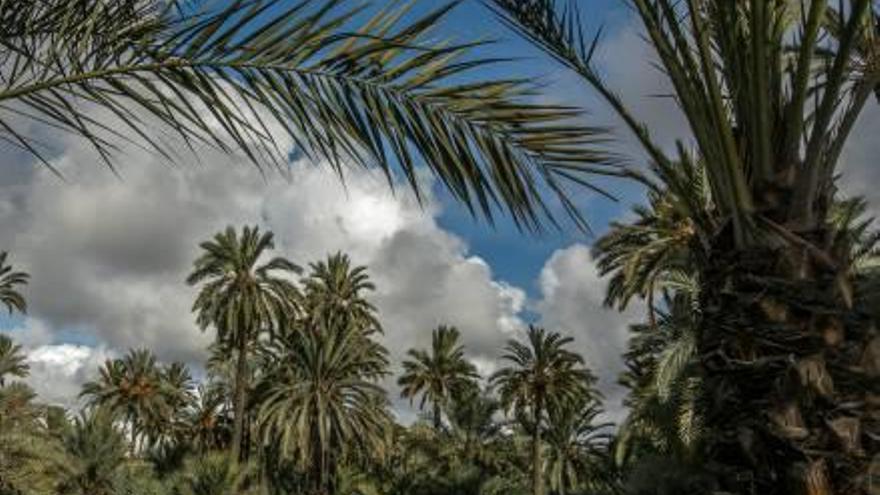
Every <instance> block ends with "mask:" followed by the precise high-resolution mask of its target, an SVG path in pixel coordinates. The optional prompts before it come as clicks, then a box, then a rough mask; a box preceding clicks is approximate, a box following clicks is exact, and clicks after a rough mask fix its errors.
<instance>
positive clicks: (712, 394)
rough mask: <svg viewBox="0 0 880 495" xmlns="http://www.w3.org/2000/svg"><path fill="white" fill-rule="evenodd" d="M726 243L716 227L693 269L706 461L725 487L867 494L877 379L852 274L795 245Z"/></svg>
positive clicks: (870, 329)
mask: <svg viewBox="0 0 880 495" xmlns="http://www.w3.org/2000/svg"><path fill="white" fill-rule="evenodd" d="M826 230H827V229H825V228H823V229H820V231H818V232H813V233H808V234H802V235H803V236H804V238H806V239H807V240H808V241H809V242H811V243H813V244H814V245H818V246H822V245H823V242H824V239H827V238H828V232H827V231H826ZM732 245H733V243H732V242H731V239H729V238H726V237H725V236H724V235H721V236H719V238H718V239H716V242H715V245H714V246H713V247H712V252H711V256H710V261H709V263H708V265H707V266H708V268H707V270H706V271H705V273H703V274H702V275H703V276H702V282H703V288H702V294H701V298H702V300H701V309H702V321H701V325H700V329H701V335H700V343H699V351H700V357H701V363H702V372H703V374H704V380H705V381H704V383H705V389H704V390H705V392H704V393H705V395H704V401H703V404H704V407H705V408H706V411H705V412H706V424H707V425H709V428H710V431H708V432H707V433H706V440H707V442H706V448H707V452H705V456H706V458H707V459H711V461H712V462H711V464H710V468H713V469H715V470H717V471H718V474H719V477H720V479H721V480H722V484H723V485H724V489H725V490H726V491H729V492H731V493H737V494H750V495H751V494H761V495H777V494H778V495H783V494H785V495H789V494H794V495H801V494H802V495H868V486H867V479H866V475H867V472H868V468H869V463H870V453H871V452H875V453H876V452H878V449H880V444H878V441H877V440H878V434H880V430H878V409H877V405H876V404H874V405H871V403H870V400H869V399H870V397H871V394H876V393H878V387H880V379H878V375H877V374H876V373H873V372H872V371H871V369H870V366H865V365H864V364H863V363H860V362H859V360H860V359H862V358H863V356H865V354H866V352H865V351H866V349H867V348H868V347H869V345H868V344H869V342H871V341H872V340H873V339H876V338H877V337H876V336H877V332H876V330H875V329H874V326H873V322H872V318H871V314H870V312H869V309H870V308H864V307H860V303H859V299H858V293H857V292H858V284H857V281H852V280H849V279H848V278H847V277H848V275H846V272H845V271H842V270H840V269H837V268H832V267H830V266H828V264H827V263H825V262H821V263H820V262H817V260H815V259H814V257H813V256H810V255H809V254H807V253H805V252H804V250H802V249H799V250H795V249H792V248H790V247H784V246H772V245H768V246H761V247H756V248H751V249H747V250H736V249H732V248H731V246H732ZM835 263H836V264H837V265H838V266H841V265H843V264H844V263H845V260H835ZM848 291H855V292H856V294H855V295H856V297H855V299H854V300H855V306H854V307H850V304H849V301H852V300H853V298H852V297H851V296H850V295H848V294H847V292H848ZM862 306H863V305H862Z"/></svg>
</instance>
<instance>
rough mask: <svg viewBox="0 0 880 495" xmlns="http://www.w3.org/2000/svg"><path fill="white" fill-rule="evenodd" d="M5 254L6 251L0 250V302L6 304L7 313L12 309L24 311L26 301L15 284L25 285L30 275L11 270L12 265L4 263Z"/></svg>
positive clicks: (10, 312)
mask: <svg viewBox="0 0 880 495" xmlns="http://www.w3.org/2000/svg"><path fill="white" fill-rule="evenodd" d="M6 256H7V253H6V251H3V252H0V303H2V304H3V305H4V306H6V310H7V311H9V314H12V312H13V311H18V312H20V313H24V312H25V311H27V302H26V301H25V300H24V296H22V295H21V293H20V292H18V289H17V286H19V285H27V283H28V279H29V278H30V275H28V274H27V273H25V272H16V271H13V270H12V266H11V265H7V264H6Z"/></svg>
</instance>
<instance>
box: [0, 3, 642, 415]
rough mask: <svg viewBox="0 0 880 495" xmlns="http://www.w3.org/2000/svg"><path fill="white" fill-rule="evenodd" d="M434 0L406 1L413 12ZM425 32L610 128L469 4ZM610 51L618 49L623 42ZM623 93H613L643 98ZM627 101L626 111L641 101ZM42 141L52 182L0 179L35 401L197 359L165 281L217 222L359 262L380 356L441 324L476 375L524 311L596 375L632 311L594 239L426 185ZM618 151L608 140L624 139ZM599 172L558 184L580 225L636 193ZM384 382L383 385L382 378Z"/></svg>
mask: <svg viewBox="0 0 880 495" xmlns="http://www.w3.org/2000/svg"><path fill="white" fill-rule="evenodd" d="M352 1H355V0H352ZM381 1H382V0H377V3H381ZM438 3H439V2H437V3H435V2H434V0H422V1H421V3H420V5H419V7H420V8H422V6H425V8H427V7H430V6H434V5H437V4H438ZM582 5H583V6H584V8H583V9H582V10H583V13H584V19H585V21H586V22H587V25H588V26H589V27H590V28H591V29H596V28H598V27H599V26H600V25H603V26H604V27H605V31H604V32H605V38H606V40H607V42H606V45H605V47H604V48H603V50H605V53H607V54H613V52H614V51H615V50H616V49H617V48H618V47H617V44H618V43H632V39H631V38H625V39H623V40H622V41H621V38H620V37H619V34H621V33H623V32H628V31H631V30H630V29H629V27H630V26H631V24H630V20H631V19H630V17H629V14H628V12H627V10H626V9H625V8H624V7H623V6H622V5H623V2H622V1H620V0H595V1H588V0H584V1H583V2H582ZM587 7H588V8H587ZM437 32H438V36H440V35H441V33H442V35H443V36H449V35H452V36H453V37H455V38H456V39H460V40H473V39H475V38H484V39H489V38H491V39H500V40H501V41H499V42H497V43H495V44H493V45H491V46H488V47H486V48H484V49H483V52H484V54H486V53H488V54H491V56H493V57H511V58H516V59H518V60H517V61H514V62H510V63H507V64H503V65H497V66H494V67H493V68H492V69H489V70H487V71H486V72H484V74H483V75H484V77H511V76H516V77H522V78H529V79H534V80H536V81H540V82H542V83H545V84H547V87H546V91H545V94H543V95H541V98H542V99H546V100H547V101H555V102H562V103H568V104H573V105H581V106H583V107H584V109H585V110H587V111H588V112H589V113H590V116H589V118H590V119H592V120H590V121H589V123H590V124H594V125H610V126H614V125H615V121H614V120H613V119H612V118H611V115H610V113H609V112H608V110H607V109H606V108H605V107H604V106H603V105H601V103H600V102H599V101H597V100H595V99H594V98H592V97H591V96H590V92H589V89H588V88H587V87H586V86H585V85H583V84H582V83H581V82H580V81H578V80H577V79H576V78H574V77H572V76H571V75H570V74H568V73H567V72H566V71H565V70H564V69H563V68H561V67H559V66H557V65H556V64H554V63H553V62H551V61H550V60H549V59H548V58H547V57H546V56H544V55H543V54H541V53H540V52H539V51H538V50H537V49H535V48H533V47H531V46H530V45H529V44H528V43H527V42H525V41H522V40H519V39H518V38H517V37H516V35H515V34H514V33H512V32H509V31H508V30H506V28H504V27H503V26H502V25H501V23H499V22H498V21H497V20H496V19H495V18H494V17H493V15H492V13H491V12H490V11H489V10H488V9H486V8H485V7H484V6H483V5H481V4H480V2H479V1H478V0H465V1H464V2H463V4H462V5H461V6H460V7H459V9H458V10H456V11H454V12H453V13H452V14H451V16H450V17H449V18H448V19H447V20H446V23H445V25H444V27H443V28H442V30H438V31H437ZM636 42H637V43H641V42H640V41H638V40H637V41H636ZM636 46H638V45H636ZM620 49H621V50H622V51H624V52H626V53H629V52H631V51H632V50H633V45H631V44H630V45H627V46H625V47H620ZM630 55H632V54H631V53H630ZM639 59H640V57H633V56H630V57H629V59H622V58H619V57H618V58H615V57H613V56H612V57H610V58H608V60H609V61H610V62H611V63H612V64H616V66H617V70H618V73H617V75H616V79H615V81H614V84H615V85H618V84H620V85H621V87H623V86H625V85H626V84H625V83H627V82H628V81H630V80H631V81H633V82H637V83H640V82H641V81H640V79H641V73H638V72H637V77H631V76H630V74H631V73H632V71H633V69H631V68H629V69H627V71H629V72H627V71H624V72H623V73H622V74H623V76H621V73H620V66H627V67H629V66H631V65H632V62H633V61H634V60H635V61H638V60H639ZM639 70H642V69H639ZM612 75H614V74H612ZM636 86H637V87H634V88H630V90H629V92H628V93H627V94H625V96H632V95H636V98H638V97H639V96H642V95H644V94H646V93H649V92H650V91H648V90H646V89H645V88H644V87H642V86H645V85H644V84H637V85H636ZM647 86H651V84H650V82H649V83H648V84H647ZM635 101H636V102H637V105H638V106H639V110H642V109H643V108H644V107H645V106H644V105H641V101H639V100H638V99H636V100H635ZM648 108H651V107H648ZM647 112H648V113H647V114H645V115H647V116H648V117H650V116H651V115H653V114H654V113H657V112H655V111H653V110H648V111H647ZM642 116H644V115H642ZM52 138H53V139H57V140H58V142H59V143H60V148H61V150H60V152H59V155H58V157H57V160H56V162H57V163H56V164H55V165H57V166H58V167H59V168H61V169H63V170H65V171H68V174H66V175H67V177H66V178H68V179H69V181H68V182H67V183H62V182H60V181H58V180H57V178H55V177H52V176H51V174H49V173H48V171H47V170H45V169H44V168H41V167H39V166H33V167H31V168H27V169H24V168H23V169H22V170H21V171H20V172H21V173H20V174H17V175H16V174H8V175H7V176H5V177H4V178H2V179H0V231H2V232H4V236H5V237H4V238H3V239H2V240H3V245H2V246H0V249H5V250H9V251H10V252H11V253H12V258H11V259H12V262H13V263H14V264H15V265H16V266H17V267H22V268H23V269H25V270H27V271H28V272H30V273H31V275H32V280H31V284H30V285H29V286H28V288H27V290H26V295H27V297H28V300H29V303H30V305H31V307H30V309H31V311H30V312H29V315H28V317H27V318H21V317H14V318H11V319H10V318H7V317H5V316H0V330H4V329H5V330H10V329H11V330H13V332H14V333H15V334H16V335H17V336H18V337H19V338H20V339H21V341H22V342H23V343H24V344H25V345H26V347H27V348H28V349H29V351H30V352H31V353H32V354H31V358H32V378H31V384H32V385H33V386H35V387H36V388H37V390H38V392H39V393H40V394H41V395H43V396H44V397H46V398H48V399H51V400H58V401H62V402H65V401H68V400H70V399H71V397H75V396H76V392H77V391H78V386H79V384H80V383H82V381H83V380H85V379H88V377H90V376H93V374H94V373H95V370H96V369H97V366H98V365H99V364H101V362H102V361H103V359H105V358H106V357H107V356H112V355H118V354H119V353H121V352H124V351H125V350H126V349H128V348H131V347H147V348H150V349H152V350H154V351H155V352H156V353H157V355H158V357H159V358H160V359H162V360H182V361H185V362H187V363H190V364H192V365H194V366H198V363H199V362H201V360H203V359H204V349H205V347H206V346H207V344H208V343H209V342H210V340H211V336H210V335H205V334H202V333H201V332H199V330H197V329H196V328H195V326H194V324H193V321H192V314H191V311H190V310H191V302H192V299H193V297H194V290H193V289H192V288H189V287H187V286H186V285H185V284H184V282H183V279H184V277H185V274H186V273H187V272H188V270H189V269H190V267H191V263H192V260H193V259H194V257H195V256H196V255H197V254H198V253H197V245H198V243H199V242H201V241H203V240H204V239H205V238H206V237H208V236H210V235H212V234H213V233H215V232H217V230H219V229H221V228H223V227H225V226H226V225H246V224H253V223H259V224H260V225H262V226H263V227H264V228H268V229H271V230H274V231H275V233H276V236H277V239H278V248H279V249H278V251H280V253H278V254H282V255H285V256H288V257H291V258H292V259H293V260H295V261H296V262H298V263H300V264H302V265H307V264H308V262H310V261H313V260H317V259H320V258H321V257H323V256H325V255H326V254H327V253H332V252H336V251H339V250H342V251H346V252H348V253H350V254H351V255H352V256H353V258H354V259H355V261H356V262H357V263H360V264H364V265H367V266H368V268H369V272H370V274H371V276H373V277H374V280H375V282H376V285H377V287H378V290H377V293H376V295H375V302H376V305H377V307H379V309H380V318H382V320H383V324H384V325H385V328H386V338H385V344H386V345H387V346H388V347H389V350H390V351H391V353H392V357H393V359H392V362H393V363H394V364H393V366H396V365H397V364H399V361H400V359H401V358H402V356H403V355H404V353H405V351H406V350H407V349H409V348H411V347H414V346H419V347H422V346H425V345H427V343H428V342H429V340H430V329H431V328H433V327H435V326H436V325H438V324H453V325H456V326H458V327H459V328H460V329H461V330H462V334H463V339H464V343H465V344H466V345H467V347H468V349H469V352H470V353H471V356H472V358H473V359H474V361H475V363H477V364H478V366H479V367H481V371H491V370H492V369H493V368H492V367H493V366H496V365H497V359H498V355H499V350H500V348H501V347H502V346H503V345H504V342H505V341H506V340H507V339H509V338H511V337H515V336H516V335H518V334H517V332H519V331H521V329H522V328H523V326H524V323H528V322H533V321H539V322H540V323H541V324H542V325H545V326H547V327H548V328H550V329H553V330H557V331H563V332H566V333H569V334H571V335H575V336H576V338H577V340H578V345H579V348H578V351H579V352H582V353H584V355H585V357H587V359H588V361H590V362H591V363H592V365H593V366H594V367H595V368H596V369H597V372H598V373H599V374H600V376H601V378H602V379H603V380H604V383H605V384H609V383H613V382H614V380H615V379H616V373H617V372H618V371H619V369H620V361H619V355H620V352H621V351H622V349H623V347H624V345H625V338H626V325H627V324H628V322H630V321H632V318H633V317H638V316H640V315H635V316H634V314H632V313H630V314H627V315H619V314H617V313H616V312H615V311H613V310H609V309H607V308H603V307H602V304H601V301H602V299H603V295H604V282H603V281H602V280H600V279H599V277H598V275H597V274H596V272H595V267H594V265H593V262H592V260H591V258H590V256H589V252H588V248H587V247H586V246H588V245H589V244H590V243H591V242H592V240H593V239H594V237H591V236H589V235H587V234H585V233H583V232H580V231H577V230H576V229H574V228H573V227H572V225H571V224H570V223H566V222H565V221H563V223H562V225H563V228H562V230H553V229H552V228H551V229H548V230H546V231H545V232H543V233H540V234H531V233H524V232H520V231H519V230H518V229H517V228H516V227H515V226H514V225H513V223H512V222H511V221H510V219H508V218H506V217H504V216H498V217H497V218H496V222H495V225H494V226H491V225H490V224H489V223H488V222H487V221H486V220H485V219H474V218H472V217H471V216H470V214H469V213H468V212H467V210H466V209H464V208H463V207H461V206H460V205H458V204H457V203H456V202H455V201H453V200H451V198H450V197H449V195H448V194H447V193H446V192H445V191H443V190H442V189H441V188H439V187H435V189H434V193H435V194H434V198H433V199H432V202H431V203H430V204H428V205H426V206H427V208H426V209H425V210H424V211H421V210H420V209H419V207H418V205H416V204H415V203H414V201H412V200H411V198H409V199H407V197H406V196H407V195H406V194H401V193H400V190H401V189H398V194H397V195H396V196H392V195H391V194H390V193H389V191H388V188H387V184H386V183H385V182H384V180H378V181H377V180H373V179H376V178H379V179H381V175H380V174H374V175H378V176H379V177H371V176H370V174H369V173H367V172H364V171H362V170H354V171H352V173H351V175H350V176H349V177H348V180H347V182H348V188H347V189H346V190H343V189H342V188H341V186H340V185H339V184H338V180H337V178H336V177H335V176H333V175H332V173H329V172H328V171H327V170H326V168H320V167H318V168H315V167H307V166H305V165H304V164H302V163H299V162H297V163H296V164H295V167H294V168H295V169H296V170H295V171H294V175H295V177H294V179H293V180H292V181H291V182H290V183H286V182H284V181H281V180H278V181H263V180H261V179H260V177H259V176H258V174H256V173H255V172H254V170H253V168H252V167H250V166H249V165H247V164H246V163H245V162H246V160H244V159H243V157H240V156H239V157H236V156H228V155H222V154H219V153H216V154H210V153H208V154H207V155H206V156H204V157H202V158H203V160H202V161H203V162H204V163H205V164H208V166H206V167H201V166H197V165H195V164H192V165H193V166H183V167H180V168H175V169H173V170H169V169H168V167H167V166H166V165H167V164H166V163H163V162H161V161H160V160H159V159H158V158H157V157H155V156H152V155H149V154H145V153H143V152H142V151H141V150H138V149H135V148H131V147H129V148H126V149H125V159H124V160H122V161H121V163H120V171H121V174H122V176H123V178H124V179H123V180H119V178H117V177H115V176H114V175H113V174H112V173H110V172H109V171H108V170H106V169H105V168H103V167H102V166H101V165H100V164H99V163H98V161H97V160H96V159H95V157H94V153H93V152H92V151H91V150H90V149H88V147H85V146H82V145H81V143H80V142H78V141H76V140H73V139H70V138H69V137H67V136H52ZM622 143H623V144H622V146H621V145H618V150H620V149H624V150H625V149H626V146H627V145H626V141H625V140H623V141H622ZM0 151H2V150H0ZM602 182H603V183H605V185H607V187H608V188H609V189H610V190H611V191H613V192H614V193H617V194H618V196H619V197H620V199H621V201H620V202H619V203H615V202H613V201H610V200H608V199H605V198H602V197H599V196H597V195H596V194H594V193H591V192H588V191H586V190H580V191H578V190H575V189H572V192H573V194H574V196H575V198H576V200H577V202H578V204H579V205H580V206H581V208H582V211H583V213H584V215H585V217H586V219H587V220H588V221H589V223H590V225H591V226H592V227H593V229H594V232H595V234H596V235H600V234H601V233H602V232H604V231H605V229H606V228H607V225H608V222H609V221H610V220H612V219H614V218H619V217H620V216H621V215H622V214H624V213H625V212H626V211H627V210H628V209H629V207H630V205H631V204H632V203H633V202H635V201H639V200H640V199H641V198H642V191H641V190H640V189H639V187H637V186H635V185H633V184H628V183H626V182H623V181H620V180H616V181H609V180H607V179H606V180H603V181H602ZM561 215H562V214H561ZM562 216H564V215H562ZM563 220H564V218H563ZM387 385H388V387H389V390H392V395H394V392H393V389H394V385H393V384H392V383H389V384H387ZM398 405H399V406H400V407H401V408H404V409H405V405H401V404H398Z"/></svg>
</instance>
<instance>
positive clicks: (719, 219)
mask: <svg viewBox="0 0 880 495" xmlns="http://www.w3.org/2000/svg"><path fill="white" fill-rule="evenodd" d="M487 2H488V3H489V4H491V5H492V6H493V7H494V8H495V9H496V11H497V12H498V13H499V14H500V15H501V16H502V17H504V18H505V19H506V20H507V21H508V23H509V24H511V25H512V26H513V27H514V28H515V29H517V30H519V32H521V33H522V34H523V35H525V36H526V37H528V38H529V39H530V40H532V41H533V42H534V43H535V44H537V45H538V46H540V47H541V48H543V49H544V50H546V51H547V52H548V53H549V54H551V55H552V56H553V57H554V58H555V59H556V60H558V61H559V62H561V63H562V64H563V65H565V66H566V67H567V68H569V69H571V70H572V71H573V72H574V73H576V74H577V75H579V76H580V77H581V78H582V79H583V81H584V82H585V83H586V85H587V87H588V88H590V89H591V90H592V91H594V92H595V93H596V94H598V95H599V96H600V98H602V99H603V100H604V101H605V102H606V103H607V104H608V105H609V106H610V107H611V108H612V110H613V111H615V112H616V113H617V115H618V116H619V117H620V118H621V120H622V122H623V124H624V127H625V128H626V129H627V130H628V131H629V132H631V133H632V134H633V136H634V137H635V138H636V140H637V142H638V143H639V144H640V145H641V148H642V151H644V152H645V154H646V155H647V156H648V158H649V160H650V167H651V169H652V170H653V171H655V172H656V173H655V175H656V177H655V178H654V179H651V180H650V182H653V183H654V185H652V186H649V187H650V188H651V189H658V190H659V189H662V188H663V187H664V186H665V184H664V181H665V180H666V178H667V177H670V176H673V175H674V174H673V172H672V171H673V170H674V169H676V168H679V167H681V164H682V163H683V162H685V161H687V160H695V161H700V162H702V163H704V164H705V170H706V180H707V184H708V189H709V190H710V191H711V198H712V204H711V208H710V210H709V211H708V214H709V216H710V218H711V219H712V221H711V222H700V221H697V218H696V217H695V218H692V220H693V221H692V224H693V228H694V230H695V235H696V238H698V239H700V243H699V244H700V253H699V256H700V257H701V258H702V259H704V260H705V263H703V264H701V265H699V266H698V267H697V270H698V273H697V279H698V280H699V283H700V285H701V288H700V300H699V305H700V316H699V322H698V327H699V335H698V341H697V343H696V348H697V355H698V359H699V361H700V363H699V369H700V374H701V376H702V377H703V385H702V387H701V390H700V395H701V396H702V399H704V400H705V402H706V403H707V404H710V405H711V407H709V409H708V410H707V411H706V417H705V419H706V424H707V427H708V428H710V429H711V430H712V432H711V434H709V435H707V436H706V437H705V441H706V443H705V449H704V454H705V456H707V460H711V461H712V462H713V465H715V466H719V469H718V470H717V471H718V472H717V475H718V477H719V483H720V487H721V489H722V490H724V491H728V492H732V493H751V492H755V493H767V494H771V495H772V494H779V493H795V494H801V493H810V494H843V493H847V494H850V493H856V494H864V493H867V492H868V486H867V481H866V480H867V479H868V477H867V473H868V469H869V466H870V458H869V457H870V456H868V455H866V453H867V452H871V451H876V450H877V449H878V444H877V438H880V435H878V430H877V428H878V426H877V422H876V421H873V420H872V419H871V418H872V417H874V416H875V415H876V412H877V408H878V407H880V401H877V400H876V397H877V396H878V390H877V388H876V385H875V384H876V383H878V381H880V380H878V376H880V367H878V366H876V363H877V362H878V360H880V358H878V355H880V336H877V335H876V333H875V332H874V331H873V328H874V326H873V324H872V323H871V320H872V319H874V314H873V312H872V311H871V309H870V307H868V306H860V305H859V303H860V302H862V301H863V298H862V297H861V296H860V294H859V291H860V290H862V289H863V288H864V287H865V284H864V281H863V280H862V279H860V278H859V277H858V276H857V275H855V274H854V273H853V271H852V270H851V267H850V265H849V263H848V261H849V260H848V257H849V254H848V252H849V249H840V248H841V246H835V243H834V242H833V240H834V239H838V238H840V237H841V236H840V235H839V234H840V232H839V231H838V230H837V229H836V228H835V226H834V225H833V223H832V222H830V221H829V215H828V213H829V210H830V209H831V208H832V205H833V204H834V202H835V199H837V198H836V196H835V191H836V187H835V179H836V177H837V176H838V175H839V173H840V157H841V152H842V151H843V149H844V147H845V145H846V143H847V141H848V139H849V137H850V136H851V134H852V131H853V129H854V128H855V127H856V126H857V125H858V123H859V119H858V117H859V115H860V114H861V113H862V111H863V110H864V109H865V108H866V106H867V105H871V104H873V103H874V96H875V91H876V89H877V87H878V83H880V49H878V37H877V26H878V24H880V12H878V10H877V5H876V2H872V1H871V0H844V1H840V2H827V1H826V0H809V1H803V2H770V1H763V0H755V1H749V2H729V1H723V0H688V1H687V2H678V1H675V0H634V1H633V2H631V3H632V5H633V8H634V12H635V15H636V17H637V18H638V19H639V20H640V21H641V23H642V24H643V26H644V28H645V34H646V39H647V40H648V42H649V43H650V44H651V46H652V47H653V48H654V50H655V51H656V53H657V56H658V58H659V65H660V66H661V67H662V68H663V70H664V72H665V74H666V75H667V76H668V78H669V82H670V83H671V85H672V87H673V92H674V96H675V101H676V102H677V103H678V104H679V107H680V109H681V111H682V113H683V114H684V116H685V118H686V119H687V121H688V123H689V129H688V130H689V133H690V136H691V139H692V141H691V142H692V143H693V154H694V155H695V156H694V157H693V158H689V157H687V156H686V155H687V154H686V153H684V149H685V146H684V145H682V146H680V147H679V148H678V150H676V151H675V152H673V153H668V152H666V151H664V150H663V149H661V147H660V146H659V145H658V144H657V143H656V142H655V141H654V139H653V138H652V135H651V129H650V128H648V127H647V126H645V125H644V124H643V123H642V122H640V121H639V120H638V118H636V117H635V116H634V113H633V112H632V111H631V107H629V106H627V104H626V102H625V101H623V100H622V99H621V98H620V97H619V96H618V95H617V94H616V93H615V92H614V90H613V88H611V87H610V86H608V85H607V84H606V82H605V81H604V79H603V78H602V75H601V71H600V69H599V68H598V67H597V64H596V62H595V60H594V54H595V53H596V51H595V47H596V42H592V43H591V42H588V41H587V40H590V39H595V38H592V37H590V35H589V34H588V33H586V32H585V29H584V28H583V26H582V25H581V23H580V22H579V18H578V9H577V7H576V6H575V5H576V3H577V2H564V1H555V0H530V1H526V2H519V1H516V0H487ZM686 137H687V136H683V138H686ZM710 226H712V227H713V228H707V227H710ZM843 237H844V238H846V237H847V236H846V235H844V236H843ZM866 363H872V364H866ZM844 405H846V407H843V406H844Z"/></svg>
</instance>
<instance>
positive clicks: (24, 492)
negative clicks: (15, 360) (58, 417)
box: [0, 382, 70, 495]
mask: <svg viewBox="0 0 880 495" xmlns="http://www.w3.org/2000/svg"><path fill="white" fill-rule="evenodd" d="M35 398H36V393H35V392H34V391H33V390H32V389H31V388H30V387H28V386H27V385H25V384H24V383H19V382H15V383H10V384H8V385H6V386H3V387H0V493H4V494H6V493H9V494H16V495H17V494H21V495H54V494H56V493H57V491H56V489H55V488H56V484H57V482H58V480H59V477H60V476H61V475H62V474H63V473H64V472H65V471H66V469H65V466H67V465H68V464H69V462H70V460H69V459H68V458H67V456H66V455H65V452H64V449H63V448H62V445H61V443H60V442H59V441H58V438H57V437H56V436H55V435H53V433H54V432H53V431H52V428H51V426H50V424H51V421H50V416H49V414H48V412H47V408H45V407H43V406H41V405H39V404H37V403H36V402H35V401H34V399H35Z"/></svg>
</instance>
